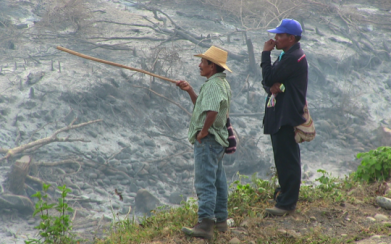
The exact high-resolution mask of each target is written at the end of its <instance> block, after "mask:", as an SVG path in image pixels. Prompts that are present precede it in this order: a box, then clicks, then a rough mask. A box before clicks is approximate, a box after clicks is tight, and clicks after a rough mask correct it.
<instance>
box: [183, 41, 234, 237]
mask: <svg viewBox="0 0 391 244" xmlns="http://www.w3.org/2000/svg"><path fill="white" fill-rule="evenodd" d="M194 56H196V57H201V62H200V64H199V65H198V67H199V68H200V75H201V76H205V77H206V79H207V80H206V81H205V83H204V84H203V85H202V86H201V89H200V93H199V95H198V96H197V94H196V93H195V92H194V90H193V88H192V87H191V86H190V84H189V83H188V82H186V81H179V82H178V83H177V86H179V87H180V88H181V89H182V90H184V91H186V92H187V93H188V94H189V96H190V98H191V101H192V102H193V104H194V109H193V114H192V117H191V120H190V126H189V133H188V138H189V141H190V143H191V144H194V187H195V190H196V193H197V197H198V223H197V224H196V225H195V226H194V227H193V228H188V227H183V228H182V231H183V232H184V233H186V234H187V235H190V236H194V237H201V238H205V239H211V238H212V237H213V227H214V226H215V225H216V227H217V229H218V230H219V231H222V232H224V231H226V230H227V228H228V227H227V218H228V210H227V202H228V186H227V179H226V177H225V171H224V168H223V163H222V161H223V156H224V149H225V147H228V131H227V128H226V122H227V113H228V110H229V106H230V99H231V88H230V85H229V84H228V82H227V80H226V79H225V77H226V74H225V73H223V71H224V70H228V71H229V72H232V71H231V70H230V69H229V68H228V67H227V65H226V62H227V56H228V53H227V52H226V51H224V50H222V49H220V48H217V47H215V46H212V47H210V48H209V49H208V50H207V51H206V52H205V53H203V54H198V55H194Z"/></svg>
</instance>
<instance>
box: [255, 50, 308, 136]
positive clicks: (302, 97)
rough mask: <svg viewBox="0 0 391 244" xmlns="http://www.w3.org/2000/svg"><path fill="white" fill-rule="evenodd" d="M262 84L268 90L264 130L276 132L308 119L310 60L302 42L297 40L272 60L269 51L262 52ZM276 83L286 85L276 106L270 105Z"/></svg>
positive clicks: (278, 96) (271, 132)
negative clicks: (306, 55) (269, 101)
mask: <svg viewBox="0 0 391 244" xmlns="http://www.w3.org/2000/svg"><path fill="white" fill-rule="evenodd" d="M261 68H262V77H263V80H262V85H263V88H264V89H265V91H266V93H268V96H267V100H266V103H265V115H264V118H263V125H264V133H265V134H274V133H276V132H278V130H279V129H280V127H281V126H284V125H290V126H298V125H300V124H303V123H304V122H305V119H304V118H303V116H302V115H303V109H304V105H305V103H306V95H307V85H308V64H307V59H306V57H305V54H304V52H303V50H302V49H301V48H300V43H296V44H294V45H293V46H292V47H291V48H290V49H289V50H288V51H287V52H286V53H285V54H284V55H283V56H282V58H281V60H280V61H279V60H278V59H277V60H276V61H275V62H274V63H273V65H272V64H271V59H270V52H268V51H264V52H262V63H261ZM274 83H281V84H284V85H285V92H283V93H279V94H278V95H277V97H276V105H275V107H270V108H268V107H267V101H268V100H269V97H270V96H271V93H270V87H271V86H272V85H273V84H274Z"/></svg>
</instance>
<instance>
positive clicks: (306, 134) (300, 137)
mask: <svg viewBox="0 0 391 244" xmlns="http://www.w3.org/2000/svg"><path fill="white" fill-rule="evenodd" d="M303 110H304V114H303V117H304V118H305V119H306V121H305V122H304V123H303V124H301V125H299V126H295V127H294V131H295V140H296V142H297V143H302V142H304V141H312V140H313V139H314V138H315V135H316V131H315V125H314V121H313V120H312V118H311V115H310V111H309V110H308V105H307V103H306V104H305V106H304V109H303Z"/></svg>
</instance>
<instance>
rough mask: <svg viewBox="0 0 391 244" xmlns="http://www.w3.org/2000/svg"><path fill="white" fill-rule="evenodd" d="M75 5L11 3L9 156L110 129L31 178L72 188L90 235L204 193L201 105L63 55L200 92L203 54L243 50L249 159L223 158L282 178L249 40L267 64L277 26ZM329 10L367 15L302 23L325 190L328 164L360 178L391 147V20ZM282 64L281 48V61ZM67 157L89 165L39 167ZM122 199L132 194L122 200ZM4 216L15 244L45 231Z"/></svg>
mask: <svg viewBox="0 0 391 244" xmlns="http://www.w3.org/2000/svg"><path fill="white" fill-rule="evenodd" d="M66 2H67V1H58V2H55V3H53V2H50V1H43V0H30V1H11V0H9V1H8V0H0V53H1V56H0V121H1V127H0V148H3V149H10V148H15V147H17V146H20V145H25V144H27V143H29V142H32V141H35V140H37V139H40V138H46V137H49V136H51V135H52V134H53V133H54V132H55V131H56V130H58V129H60V128H63V127H65V126H67V125H69V124H70V123H72V121H73V120H74V119H75V118H77V120H76V122H75V124H79V123H83V122H88V121H92V120H97V119H102V121H101V122H97V123H93V124H90V125H87V126H84V127H81V128H78V129H74V130H69V131H67V132H64V133H61V134H59V135H58V137H64V138H65V137H67V136H69V138H79V139H83V140H84V141H89V142H84V141H75V142H54V143H50V144H48V145H46V146H43V147H41V148H38V149H37V150H35V151H33V152H30V153H29V155H31V156H32V158H33V163H32V166H31V167H30V172H29V174H30V175H31V176H34V177H37V178H40V179H41V180H43V181H45V182H49V183H51V184H52V185H53V186H56V185H63V184H66V185H67V186H68V187H70V188H71V189H72V190H73V192H72V194H71V199H72V206H73V207H74V208H75V209H77V212H76V214H75V216H74V220H75V225H76V227H78V228H79V230H83V228H87V230H88V232H89V233H91V235H92V234H93V231H98V229H99V228H98V227H99V226H100V225H102V222H104V221H105V220H110V218H112V215H111V206H112V207H113V209H114V211H115V212H118V213H119V214H120V215H121V216H122V215H124V214H126V213H127V212H128V211H129V207H131V208H132V209H133V210H138V211H139V212H143V211H148V210H150V209H151V208H153V207H154V206H155V205H156V204H158V202H161V203H164V204H178V203H179V202H180V201H181V199H182V197H181V196H183V197H184V198H186V197H194V190H193V176H192V174H193V171H192V170H193V159H192V157H193V154H192V147H191V145H190V144H189V143H188V141H187V127H188V122H189V118H190V117H189V114H188V113H189V112H190V113H191V111H192V104H191V102H190V100H189V98H188V96H187V94H185V93H184V92H182V91H180V90H179V89H178V88H176V87H175V85H174V84H172V83H170V82H167V81H162V80H159V79H154V78H151V77H149V76H146V75H142V74H140V73H136V72H132V71H129V70H126V69H120V68H116V67H113V66H109V65H105V64H100V63H97V62H93V61H90V60H85V59H82V58H79V57H76V56H73V55H70V54H68V53H65V52H61V51H59V50H57V49H56V46H63V47H66V48H69V49H72V50H75V51H77V52H80V53H84V54H87V55H90V56H93V57H97V58H101V59H105V60H109V61H113V62H116V63H120V64H123V65H127V66H131V67H136V68H142V69H145V70H148V71H150V72H153V73H157V74H160V75H163V76H167V77H170V78H171V79H175V80H179V79H186V80H188V81H189V82H190V83H191V84H192V86H193V87H194V88H195V89H196V90H198V89H199V88H200V86H201V84H202V82H203V80H204V78H202V77H200V76H199V71H198V62H199V59H198V58H196V57H193V55H194V54H197V53H202V52H204V51H205V50H206V49H207V48H206V47H207V46H210V45H212V44H213V45H217V46H219V47H222V48H224V49H226V50H228V51H230V52H231V55H230V57H229V61H228V66H229V67H230V68H231V69H232V70H233V73H232V74H228V80H229V82H230V83H231V87H232V92H233V97H234V99H233V101H232V107H231V113H232V115H231V117H232V123H233V126H234V128H235V130H236V131H237V134H238V136H239V139H240V142H239V149H238V152H236V153H235V154H233V155H228V156H225V158H224V163H225V165H226V171H227V176H228V178H229V179H230V181H231V180H233V179H236V178H237V174H236V173H237V172H240V173H241V174H245V175H252V174H254V173H256V174H257V176H259V177H263V178H267V177H269V176H268V174H269V173H270V172H271V171H272V170H271V169H270V167H271V166H272V165H273V160H272V151H271V145H270V139H269V137H268V136H266V135H263V133H262V128H261V124H262V122H261V120H262V114H263V107H264V99H265V93H264V91H263V89H262V87H261V84H260V82H261V78H260V76H259V71H254V70H251V69H250V68H249V67H250V65H249V61H248V60H249V59H248V51H247V45H246V40H245V38H246V37H247V38H249V39H251V40H252V42H253V45H254V52H255V60H256V62H257V63H259V62H260V52H261V51H262V47H263V43H264V41H266V40H267V39H269V38H272V36H270V35H268V34H267V32H266V28H264V29H253V30H252V29H248V30H247V31H246V32H245V35H244V32H243V26H241V25H240V24H238V23H237V22H233V21H230V19H229V18H227V19H224V18H223V17H224V14H222V13H219V12H218V11H216V10H214V9H211V8H209V7H206V6H204V5H202V4H201V2H198V1H183V2H182V1H160V2H159V1H156V2H143V1H142V2H139V3H136V2H132V1H116V0H109V1H104V0H89V1H85V2H83V1H69V5H66V4H65V3H66ZM71 3H73V4H74V5H72V4H71ZM77 3H79V5H78V4H77ZM80 3H81V4H80ZM56 4H57V5H56ZM144 4H146V5H144ZM324 4H328V6H334V7H335V8H338V9H339V10H340V11H339V12H338V13H340V14H341V13H345V12H349V11H350V10H354V13H355V14H357V15H358V16H364V17H363V18H361V19H360V18H358V19H359V20H360V21H354V20H353V21H352V19H353V17H351V16H350V17H349V18H351V19H348V20H347V19H346V18H342V17H343V16H345V15H341V16H342V17H341V18H335V17H334V16H333V15H332V14H331V13H330V15H329V16H328V15H323V16H322V15H319V9H314V10H313V12H312V13H310V12H308V13H307V15H306V18H305V19H304V20H302V21H303V24H304V26H305V33H304V37H303V40H302V41H301V43H302V47H303V49H304V50H305V52H306V55H307V58H308V60H309V68H310V69H309V70H310V80H309V88H308V103H309V107H310V112H311V115H312V117H313V118H314V120H315V125H316V128H317V137H316V138H315V140H314V141H312V142H310V143H304V144H302V145H301V149H302V151H301V152H302V164H303V172H304V174H303V179H304V180H306V181H311V180H314V179H315V178H316V176H317V175H316V170H317V169H320V168H322V169H325V170H327V171H329V172H331V173H333V174H334V175H344V174H347V173H349V172H350V171H351V170H352V169H355V167H356V166H357V164H358V162H357V161H356V160H355V154H356V153H358V152H361V151H365V150H369V149H373V148H375V147H377V146H380V145H381V140H383V137H384V133H382V131H383V130H381V129H378V128H379V127H380V128H381V127H382V126H384V127H387V126H388V127H389V126H391V125H390V123H391V122H390V118H391V106H390V105H389V104H390V101H391V75H390V72H391V71H390V49H389V45H391V44H390V41H389V40H391V34H390V28H389V27H388V25H385V24H384V20H385V19H390V17H391V13H390V10H389V9H384V8H383V7H382V6H380V5H379V6H378V5H372V4H370V3H366V2H364V1H363V2H360V3H357V1H356V3H349V2H348V1H347V3H344V4H343V5H334V3H332V2H330V3H329V2H328V1H324ZM317 11H318V12H317ZM293 17H295V16H293ZM363 19H364V20H363ZM365 19H367V20H368V21H365ZM369 20H370V21H369ZM275 24H277V23H275ZM270 27H273V26H270ZM201 36H202V38H200V37H201ZM205 39H206V40H205ZM195 43H197V44H200V43H202V44H200V45H196V44H195ZM278 54H279V51H274V52H273V58H275V57H277V55H278ZM69 138H68V139H69ZM4 155H5V154H4ZM4 155H3V156H4ZM66 159H72V160H73V161H76V162H77V163H65V164H60V165H57V166H56V165H55V166H53V165H52V166H37V164H36V163H37V162H46V163H55V162H61V161H62V160H66ZM13 162H14V159H13V158H9V160H3V161H2V164H1V166H0V167H1V173H0V181H1V182H3V185H4V187H1V189H2V193H1V194H2V195H4V194H6V193H7V180H6V178H7V174H8V173H9V172H10V169H11V165H12V163H13ZM34 163H35V164H36V165H35V166H34ZM79 165H80V167H79ZM114 189H117V190H118V191H120V192H122V196H123V201H120V200H119V198H118V196H116V195H115V194H114ZM140 189H146V191H139V190H140ZM35 190H40V187H39V185H37V184H31V186H30V187H29V188H28V189H27V190H26V196H30V195H31V194H32V193H34V191H35ZM137 192H139V195H138V196H137ZM2 195H0V197H2ZM51 197H53V198H56V197H58V195H56V194H55V193H53V194H52V195H51ZM137 198H138V200H137ZM2 199H4V197H3V198H2ZM6 200H7V199H6ZM136 200H137V201H138V202H141V204H140V203H138V202H137V201H136ZM136 205H137V206H136ZM3 206H4V205H3ZM0 210H1V212H0V218H2V224H1V225H0V235H2V236H3V238H2V239H3V240H4V241H5V242H4V243H10V242H11V241H12V242H17V243H19V242H23V240H24V238H26V236H27V235H28V234H29V235H32V234H33V233H35V231H33V230H32V228H33V226H34V225H36V224H37V221H38V220H37V219H34V218H30V215H29V214H23V213H20V211H18V210H15V209H13V208H11V207H2V208H1V207H0ZM101 220H103V221H101ZM88 228H89V229H88ZM76 229H77V228H76ZM98 232H99V231H98ZM90 237H91V236H90Z"/></svg>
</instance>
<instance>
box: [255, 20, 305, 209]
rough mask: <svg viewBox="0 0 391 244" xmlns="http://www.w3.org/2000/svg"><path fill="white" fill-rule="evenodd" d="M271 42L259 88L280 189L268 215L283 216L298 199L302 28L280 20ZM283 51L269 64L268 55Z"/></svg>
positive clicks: (264, 54) (266, 47) (302, 102)
mask: <svg viewBox="0 0 391 244" xmlns="http://www.w3.org/2000/svg"><path fill="white" fill-rule="evenodd" d="M268 31H269V32H271V33H275V34H276V35H275V37H274V40H273V39H270V40H268V41H267V42H265V44H264V47H263V52H262V63H261V67H262V77H263V80H262V85H263V87H264V89H265V91H266V92H267V94H268V97H267V102H266V105H265V115H264V120H263V121H264V122H263V124H264V133H265V134H270V136H271V141H272V146H273V153H274V163H275V165H276V169H277V174H278V181H279V184H280V189H277V191H276V193H278V195H277V197H276V198H275V200H276V203H275V206H274V207H273V208H267V209H266V213H268V214H271V215H286V214H289V213H291V212H293V211H294V209H295V208H296V203H297V201H298V198H299V190H300V181H301V166H300V147H299V144H297V143H296V141H295V138H294V137H295V132H294V127H295V126H298V125H301V124H303V123H304V122H305V121H306V120H305V119H304V118H303V113H304V111H303V109H304V106H305V105H306V94H307V84H308V65H307V59H306V57H305V54H304V52H303V50H302V49H301V48H300V43H299V41H300V38H301V33H302V28H301V25H300V23H299V22H297V21H296V20H293V19H283V20H282V21H281V24H280V25H279V26H277V27H276V28H275V29H271V30H268ZM274 48H277V49H280V50H282V52H281V54H280V55H279V57H278V58H277V60H276V61H275V62H274V63H273V64H271V59H270V53H271V51H272V50H273V49H274Z"/></svg>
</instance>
